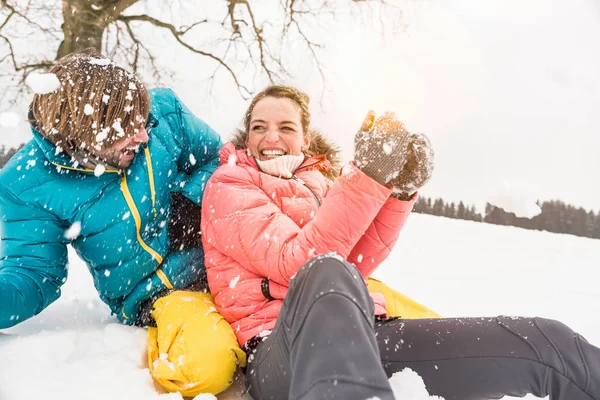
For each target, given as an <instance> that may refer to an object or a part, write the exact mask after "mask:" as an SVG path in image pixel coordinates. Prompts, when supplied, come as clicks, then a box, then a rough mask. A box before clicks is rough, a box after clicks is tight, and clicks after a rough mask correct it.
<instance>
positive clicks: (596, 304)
mask: <svg viewBox="0 0 600 400" xmlns="http://www.w3.org/2000/svg"><path fill="white" fill-rule="evenodd" d="M599 264H600V240H591V239H585V238H577V237H574V236H569V235H559V234H552V233H547V232H536V231H527V230H521V229H517V228H513V227H502V226H495V225H487V224H481V223H474V222H468V221H459V220H452V219H446V218H441V217H433V216H429V215H416V214H415V215H413V216H411V218H410V219H409V222H408V224H407V226H406V227H405V229H404V232H403V233H402V236H401V238H400V241H399V245H398V246H397V247H396V248H395V249H394V252H393V253H392V256H391V257H390V259H389V260H387V262H386V264H385V265H384V266H382V268H381V269H380V270H379V271H377V274H376V277H378V278H380V279H383V280H384V281H386V282H387V283H389V284H390V285H391V286H393V287H395V288H396V289H398V290H400V291H402V292H404V293H405V294H407V295H410V296H412V297H414V298H415V299H417V300H419V301H420V302H422V303H424V304H426V305H428V306H429V307H431V308H433V309H434V310H436V311H437V312H439V313H441V314H443V315H444V316H492V315H497V314H507V315H527V316H534V315H535V316H542V317H547V318H554V319H559V320H561V321H562V322H564V323H566V324H567V325H569V326H570V327H572V328H573V329H574V330H576V331H578V332H580V333H581V334H583V335H584V336H585V337H587V339H588V340H590V341H591V342H592V343H595V344H599V343H600V319H599V318H598V317H597V316H598V315H600V289H599V286H600V285H599V279H600V278H599V274H598V273H597V267H598V265H599ZM63 289H64V290H63V296H62V297H61V298H60V299H59V300H58V301H57V302H56V303H54V304H53V305H52V306H50V307H49V308H48V309H47V310H45V311H44V312H43V313H42V314H41V315H38V316H37V317H35V318H33V319H31V320H29V321H26V322H24V323H22V324H21V325H19V326H17V327H15V328H12V329H8V330H4V331H2V332H0V360H1V362H0V369H1V373H0V399H1V400H21V399H30V398H42V399H44V400H70V399H74V400H75V399H77V400H79V399H82V398H85V399H89V400H94V399H99V400H106V399H128V400H138V399H139V400H142V399H143V400H151V399H161V400H163V399H167V400H168V399H172V400H175V399H181V396H180V395H179V394H164V393H163V392H161V391H160V389H159V388H157V387H156V386H155V385H154V384H153V381H152V379H151V377H150V374H149V372H148V370H147V367H146V364H145V353H144V349H145V341H146V332H145V330H143V329H139V328H133V327H125V326H121V325H119V324H118V323H117V321H116V319H115V318H113V317H110V316H109V314H108V308H107V307H106V306H104V305H103V304H102V303H101V302H100V300H99V299H98V297H97V295H96V293H95V290H94V288H93V285H92V280H91V278H90V277H89V276H88V274H87V271H86V268H85V266H84V265H83V263H82V262H81V261H80V260H78V259H77V258H76V256H75V255H74V253H71V267H70V277H69V280H68V281H67V283H66V284H65V286H64V288H63ZM392 379H393V381H392V385H393V386H394V388H395V389H397V390H398V393H397V397H398V398H402V400H423V399H427V398H428V396H426V395H423V394H421V393H419V389H420V388H419V385H418V384H417V383H418V382H417V383H415V379H414V377H413V376H411V375H410V374H407V373H404V374H400V376H399V377H394V378H392ZM417 381H418V380H417ZM406 382H408V383H406ZM421 389H422V388H421ZM400 395H401V396H402V397H400ZM242 396H243V392H242V385H241V383H239V384H237V386H234V387H232V388H231V389H230V390H229V391H228V392H226V393H225V394H223V395H221V396H219V399H220V400H222V399H236V398H240V397H242ZM200 398H203V399H209V398H212V396H198V399H200ZM246 398H247V397H246ZM527 399H534V397H531V396H530V397H527Z"/></svg>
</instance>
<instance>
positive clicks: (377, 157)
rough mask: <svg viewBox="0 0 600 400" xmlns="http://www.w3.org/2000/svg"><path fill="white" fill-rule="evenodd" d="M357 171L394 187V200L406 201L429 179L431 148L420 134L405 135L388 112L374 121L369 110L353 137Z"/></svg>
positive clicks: (397, 122)
mask: <svg viewBox="0 0 600 400" xmlns="http://www.w3.org/2000/svg"><path fill="white" fill-rule="evenodd" d="M354 145H355V150H354V161H355V162H356V165H357V166H358V168H360V169H361V170H362V171H363V172H364V173H365V174H367V175H368V176H369V177H371V178H373V179H374V180H375V181H377V182H379V183H380V184H382V185H388V184H391V185H392V186H393V187H394V197H397V198H400V199H402V200H406V199H409V198H410V197H411V196H412V195H413V194H414V193H415V192H416V191H417V190H418V189H419V188H421V187H422V186H423V185H424V184H425V183H426V182H427V181H428V180H429V178H430V177H431V172H432V170H433V149H432V148H431V143H430V142H429V139H428V138H427V137H426V136H425V135H422V134H414V133H409V132H408V131H407V130H406V128H405V127H404V125H403V124H402V122H400V121H399V120H398V119H397V118H396V115H395V114H394V113H392V112H386V113H384V114H383V115H382V116H381V117H379V118H377V120H375V113H374V112H373V111H369V112H368V113H367V116H366V117H365V120H364V121H363V124H362V126H361V128H360V130H359V131H358V132H357V133H356V136H355V137H354Z"/></svg>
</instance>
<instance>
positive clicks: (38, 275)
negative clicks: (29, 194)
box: [0, 185, 67, 329]
mask: <svg viewBox="0 0 600 400" xmlns="http://www.w3.org/2000/svg"><path fill="white" fill-rule="evenodd" d="M0 221H1V225H0V230H1V235H0V329H2V328H9V327H11V326H14V325H16V324H18V323H19V322H22V321H24V320H26V319H28V318H30V317H32V316H34V315H36V314H39V313H40V312H41V311H42V310H43V309H44V308H46V307H47V306H48V305H50V304H51V303H52V302H54V301H55V300H56V299H58V297H60V287H61V286H62V284H63V283H64V282H65V280H66V279H67V247H66V244H67V239H65V238H64V232H65V229H66V228H67V227H66V226H65V224H64V223H63V222H61V221H60V220H59V219H57V218H56V217H54V216H53V215H52V214H51V213H49V212H48V211H46V210H44V209H41V208H39V207H35V206H32V205H30V204H26V203H24V202H22V201H20V200H19V199H18V198H16V197H15V196H14V195H13V194H12V193H10V192H9V191H8V190H7V189H6V188H5V187H4V186H2V185H0Z"/></svg>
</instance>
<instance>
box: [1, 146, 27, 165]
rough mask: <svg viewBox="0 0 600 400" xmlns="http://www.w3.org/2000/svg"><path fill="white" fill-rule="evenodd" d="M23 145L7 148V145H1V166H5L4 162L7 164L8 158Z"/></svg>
mask: <svg viewBox="0 0 600 400" xmlns="http://www.w3.org/2000/svg"><path fill="white" fill-rule="evenodd" d="M21 147H23V145H20V146H19V147H17V148H13V147H9V148H8V149H7V148H6V146H5V145H0V168H2V167H4V164H6V163H7V162H8V160H10V158H11V157H12V156H14V155H15V153H16V152H17V151H19V150H20V149H21Z"/></svg>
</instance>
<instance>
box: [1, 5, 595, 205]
mask: <svg viewBox="0 0 600 400" xmlns="http://www.w3.org/2000/svg"><path fill="white" fill-rule="evenodd" d="M402 9H403V13H404V18H403V24H404V29H403V30H402V31H400V32H397V33H390V32H389V31H386V32H385V33H384V34H380V33H373V32H372V31H371V29H370V28H371V27H372V25H376V24H375V23H373V24H371V26H370V27H365V26H361V25H359V24H357V23H355V22H353V23H346V24H345V26H343V27H342V28H341V29H333V27H332V30H331V32H329V33H328V34H327V35H326V37H324V39H323V40H325V41H326V44H327V49H326V50H325V51H324V53H323V61H324V62H325V65H326V67H327V68H328V82H327V85H328V90H327V91H326V92H325V98H324V99H325V100H324V108H323V109H320V105H319V104H318V99H319V97H320V95H321V85H320V84H319V77H318V75H317V74H316V72H315V71H314V68H312V66H311V65H310V63H308V62H306V61H304V60H306V59H307V57H304V58H303V59H300V60H299V62H298V64H297V65H295V66H294V67H293V68H295V69H297V78H296V79H295V80H294V81H293V82H288V83H293V84H296V85H298V86H300V87H301V88H302V89H304V90H306V91H307V92H309V93H310V94H311V96H312V98H313V107H312V110H313V122H314V125H315V126H316V127H319V128H321V129H322V130H324V131H325V132H327V133H328V134H329V135H330V136H331V137H332V138H334V139H335V140H336V141H337V142H338V143H340V144H341V145H342V147H343V150H344V155H345V157H346V158H347V159H349V158H350V156H351V151H352V137H353V133H354V131H355V130H356V128H357V127H358V126H359V125H360V122H361V120H362V118H363V116H364V114H365V113H366V111H367V110H368V109H369V108H373V109H374V110H375V111H376V112H378V113H380V112H383V111H384V110H386V109H391V110H393V111H395V112H396V113H397V115H398V117H399V118H400V119H402V120H403V121H404V122H405V124H406V125H407V127H408V128H409V129H411V130H414V131H419V132H424V133H426V134H428V135H429V136H430V137H431V139H432V141H433V144H434V146H435V149H436V155H437V163H436V170H435V172H434V177H433V179H432V181H431V182H430V183H429V184H428V185H427V187H426V188H425V190H424V191H423V194H425V195H428V196H442V197H444V198H445V199H446V200H454V201H457V200H464V201H466V202H467V203H471V204H478V205H481V204H482V203H483V201H485V199H486V198H487V196H488V195H489V193H490V192H494V191H496V190H497V188H498V187H499V186H502V185H506V182H505V181H509V182H510V187H515V186H517V187H518V186H523V187H528V188H531V189H532V190H533V191H534V192H535V193H537V194H539V197H540V198H541V199H544V200H545V199H562V200H565V201H567V202H569V203H571V204H574V205H577V206H584V207H586V208H588V209H590V208H593V209H594V210H598V209H599V208H600V185H599V184H598V182H599V181H600V179H599V175H600V172H599V171H600V158H598V157H596V154H597V153H598V149H600V135H598V128H597V125H596V123H595V122H596V121H595V119H596V116H597V115H598V110H600V41H598V38H599V37H600V5H599V3H598V2H595V0H527V1H523V0H436V1H430V0H414V1H405V2H403V3H402ZM160 34H164V32H160V33H158V35H160ZM304 54H305V53H304ZM174 60H175V62H176V63H177V64H175V63H174ZM182 60H185V62H182ZM159 61H160V62H161V63H163V64H164V65H166V66H170V67H171V68H173V69H176V74H175V79H174V81H173V85H172V86H173V87H174V89H175V90H176V91H177V92H178V93H179V94H180V96H181V97H182V98H183V99H184V101H185V102H186V103H187V104H188V105H189V106H190V108H191V109H192V110H193V111H194V112H196V113H197V114H198V115H199V116H201V117H202V118H203V119H205V120H206V121H207V122H208V123H209V124H210V125H212V126H213V127H214V128H215V129H217V130H218V131H219V132H220V133H221V134H222V135H224V136H227V135H228V134H229V133H230V132H232V131H233V129H234V128H235V127H236V126H237V125H238V123H239V121H240V120H241V117H242V115H243V113H244V111H245V108H246V102H245V101H243V100H242V99H240V98H239V96H238V95H237V94H236V92H235V91H234V89H233V86H232V85H231V83H230V81H228V80H227V79H228V78H227V77H226V75H225V74H224V73H221V78H220V79H219V80H217V82H216V83H215V86H214V89H213V90H214V92H213V94H212V97H211V96H207V94H206V88H207V85H206V83H205V78H206V74H209V73H211V72H212V70H213V69H214V65H212V64H207V63H206V62H204V61H203V60H201V59H199V58H197V57H195V56H192V55H189V54H188V53H185V52H184V51H183V50H181V49H179V48H177V47H175V46H163V47H162V49H161V57H160V60H159ZM305 63H306V65H305ZM258 87H259V88H260V87H261V86H260V84H258ZM12 111H15V110H12ZM19 112H20V113H21V114H22V115H23V116H24V112H23V111H21V110H19ZM232 116H233V117H232ZM2 132H3V134H2V137H1V138H0V142H2V143H8V144H14V143H17V142H19V141H23V140H26V139H27V137H28V134H27V133H24V132H26V129H25V124H24V123H23V124H21V125H20V126H19V128H18V130H16V131H15V130H11V129H6V128H3V129H2Z"/></svg>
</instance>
